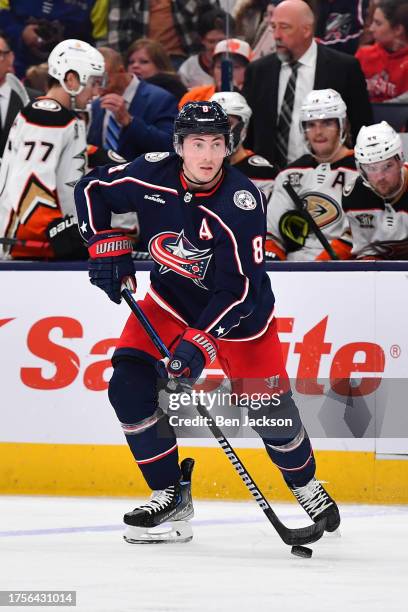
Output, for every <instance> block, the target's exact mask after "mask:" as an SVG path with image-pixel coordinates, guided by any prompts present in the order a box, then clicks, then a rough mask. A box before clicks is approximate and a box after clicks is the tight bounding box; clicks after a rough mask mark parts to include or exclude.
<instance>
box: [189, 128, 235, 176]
mask: <svg viewBox="0 0 408 612" xmlns="http://www.w3.org/2000/svg"><path fill="white" fill-rule="evenodd" d="M225 154H226V146H225V138H224V136H223V134H189V135H188V136H186V137H185V138H184V141H183V168H184V172H185V174H186V176H187V177H190V178H191V179H193V180H194V181H197V182H200V183H211V182H212V181H213V180H214V179H215V178H216V177H217V175H218V173H219V171H220V168H221V166H222V163H223V161H224V157H225Z"/></svg>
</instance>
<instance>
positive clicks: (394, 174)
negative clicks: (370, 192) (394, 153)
mask: <svg viewBox="0 0 408 612" xmlns="http://www.w3.org/2000/svg"><path fill="white" fill-rule="evenodd" d="M401 168H402V162H401V161H400V160H399V159H396V158H394V159H386V160H385V161H381V162H376V163H375V164H361V169H362V171H363V172H364V174H365V178H366V179H367V181H368V182H369V183H370V185H371V187H372V188H373V189H374V190H375V191H376V192H377V193H379V194H380V195H381V196H382V197H383V198H386V197H388V196H392V195H393V194H394V193H396V192H397V191H398V189H399V188H400V187H401V186H402V181H403V178H402V174H401Z"/></svg>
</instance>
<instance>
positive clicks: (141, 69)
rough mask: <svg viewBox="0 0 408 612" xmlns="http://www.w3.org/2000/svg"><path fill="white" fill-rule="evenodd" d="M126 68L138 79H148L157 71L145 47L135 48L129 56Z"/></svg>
mask: <svg viewBox="0 0 408 612" xmlns="http://www.w3.org/2000/svg"><path fill="white" fill-rule="evenodd" d="M128 70H129V72H132V74H135V75H136V76H137V77H138V78H139V79H148V78H149V77H152V76H154V75H155V74H157V73H158V69H157V66H156V64H155V63H154V62H153V61H152V60H151V59H150V57H149V54H148V52H147V49H145V48H143V47H142V48H141V49H137V50H136V51H134V52H133V53H132V55H131V56H130V57H129V62H128Z"/></svg>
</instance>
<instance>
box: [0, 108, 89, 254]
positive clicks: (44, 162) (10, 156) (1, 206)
mask: <svg viewBox="0 0 408 612" xmlns="http://www.w3.org/2000/svg"><path fill="white" fill-rule="evenodd" d="M85 165H86V133H85V124H84V122H83V121H82V120H81V119H79V117H78V116H77V115H76V114H75V113H73V112H72V111H70V110H68V109H66V108H64V107H62V106H61V105H60V104H59V103H58V102H57V101H55V100H52V99H51V98H42V99H38V100H36V101H34V102H32V103H31V104H29V105H28V106H26V107H25V108H24V109H23V110H22V111H21V112H20V113H19V114H18V115H17V117H16V120H15V122H14V125H13V127H12V128H11V130H10V134H9V137H8V141H7V145H6V149H5V152H4V157H3V161H2V164H1V170H0V236H3V237H8V238H19V239H24V240H30V239H31V240H37V241H43V242H46V241H47V237H46V234H45V230H46V228H47V226H48V224H49V223H50V222H51V221H53V220H54V219H56V218H58V217H61V216H64V215H66V214H75V205H74V186H75V184H76V182H77V181H78V180H79V179H80V178H81V177H82V175H83V174H84V172H85ZM10 254H11V255H12V256H13V257H24V258H29V257H38V256H39V252H38V250H35V249H27V248H26V247H23V248H22V247H18V246H13V247H12V248H11V250H10ZM52 256H53V251H52V249H51V248H48V249H42V250H41V258H44V257H52Z"/></svg>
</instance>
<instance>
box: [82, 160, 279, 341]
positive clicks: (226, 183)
mask: <svg viewBox="0 0 408 612" xmlns="http://www.w3.org/2000/svg"><path fill="white" fill-rule="evenodd" d="M75 199H76V205H77V213H78V224H79V228H80V231H81V233H82V236H83V237H84V239H86V240H89V239H90V238H91V237H92V236H93V235H94V234H95V233H97V232H101V231H104V230H106V229H109V228H110V221H111V214H112V212H113V213H125V212H131V211H134V212H137V214H138V218H139V223H140V238H141V242H142V245H143V246H144V247H145V248H148V249H149V251H150V253H151V256H152V258H153V259H154V261H155V266H154V269H153V271H152V273H151V277H150V280H151V286H150V289H149V293H150V295H151V297H152V298H153V299H154V300H155V301H156V302H157V303H158V304H159V305H160V306H161V307H162V308H163V309H165V310H167V311H168V312H170V313H171V314H172V315H173V316H174V317H175V318H177V319H178V320H181V321H182V322H184V323H185V324H186V325H189V326H191V327H194V328H196V329H202V330H204V331H206V332H207V333H210V334H212V335H213V336H214V337H216V338H222V339H225V340H243V339H245V340H249V339H254V338H258V337H260V336H262V335H263V333H264V332H265V331H266V329H267V328H268V325H269V323H270V321H271V320H272V317H273V314H272V313H273V306H274V297H273V293H272V289H271V286H270V282H269V277H268V275H267V274H266V271H265V262H264V241H265V231H266V211H265V203H264V196H263V195H261V193H260V192H259V190H258V189H257V188H256V187H255V185H253V183H252V182H251V181H250V180H249V179H247V178H246V177H245V176H244V175H243V174H242V173H241V172H239V171H238V170H235V169H234V168H232V167H229V166H227V167H225V168H224V169H223V171H222V176H221V178H220V180H219V181H218V183H217V184H216V185H215V186H214V187H213V188H212V189H211V190H209V191H201V192H200V191H195V192H191V191H189V189H188V187H187V184H186V182H185V180H184V178H183V175H182V173H181V165H180V159H179V157H178V156H177V155H175V154H170V153H147V154H146V155H145V156H143V157H139V158H137V159H136V160H135V161H133V162H131V163H129V164H126V165H124V166H115V167H111V168H108V167H103V168H97V169H95V170H94V171H92V172H91V173H90V174H88V175H87V176H85V177H84V178H83V179H82V180H81V181H80V182H79V183H78V185H77V186H76V188H75Z"/></svg>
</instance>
